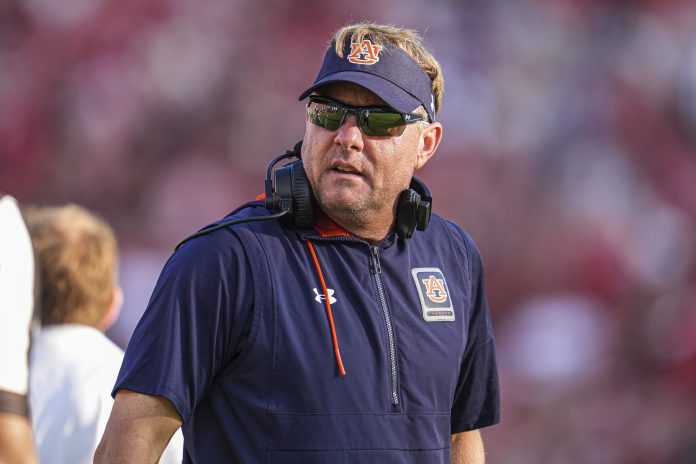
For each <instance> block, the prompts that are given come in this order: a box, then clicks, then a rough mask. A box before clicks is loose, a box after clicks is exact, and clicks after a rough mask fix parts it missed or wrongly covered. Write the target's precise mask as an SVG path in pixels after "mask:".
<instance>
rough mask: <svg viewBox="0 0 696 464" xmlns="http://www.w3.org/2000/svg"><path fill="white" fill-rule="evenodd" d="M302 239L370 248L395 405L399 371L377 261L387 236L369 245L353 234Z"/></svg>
mask: <svg viewBox="0 0 696 464" xmlns="http://www.w3.org/2000/svg"><path fill="white" fill-rule="evenodd" d="M301 237H302V239H303V240H307V239H311V240H314V241H326V242H353V243H362V244H365V245H367V247H368V249H369V250H370V273H371V274H372V276H373V277H374V279H375V284H376V285H377V293H378V295H379V303H380V306H381V308H380V309H381V310H382V315H383V317H384V324H385V326H386V329H387V345H388V351H389V378H390V380H391V392H390V393H391V403H392V405H394V406H396V405H398V404H399V373H398V372H399V371H398V366H397V361H396V342H395V338H394V327H393V325H392V318H391V312H390V311H389V306H388V305H387V297H386V293H385V292H384V283H383V282H382V266H381V264H380V262H379V245H380V244H382V243H385V241H386V240H389V237H387V238H385V239H384V240H382V241H381V242H379V243H378V244H377V245H370V244H369V243H368V242H367V241H365V240H362V239H360V238H357V237H353V236H331V237H322V236H317V235H314V234H302V235H301Z"/></svg>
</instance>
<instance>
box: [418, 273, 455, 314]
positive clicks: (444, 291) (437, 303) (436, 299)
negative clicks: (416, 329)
mask: <svg viewBox="0 0 696 464" xmlns="http://www.w3.org/2000/svg"><path fill="white" fill-rule="evenodd" d="M411 275H412V276H413V282H415V284H416V288H417V289H418V296H419V297H420V302H421V307H422V308H423V319H425V320H426V321H428V322H436V321H453V320H454V307H453V306H452V298H451V297H450V293H449V289H448V288H447V281H446V280H445V276H444V275H443V274H442V271H441V270H440V269H438V268H436V267H417V268H415V269H411Z"/></svg>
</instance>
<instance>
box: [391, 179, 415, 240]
mask: <svg viewBox="0 0 696 464" xmlns="http://www.w3.org/2000/svg"><path fill="white" fill-rule="evenodd" d="M420 198H421V197H420V195H419V194H418V192H416V191H415V190H413V189H410V188H409V189H406V190H404V191H402V192H401V194H400V195H399V201H398V203H397V205H396V233H397V234H398V235H399V237H401V238H411V236H412V235H413V232H414V231H415V230H416V225H417V224H418V205H419V203H420Z"/></svg>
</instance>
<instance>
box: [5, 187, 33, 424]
mask: <svg viewBox="0 0 696 464" xmlns="http://www.w3.org/2000/svg"><path fill="white" fill-rule="evenodd" d="M0 230H2V238H1V239H0V353H2V357H1V358H0V411H3V412H10V413H13V414H20V415H24V416H26V415H27V413H28V410H27V406H26V394H27V387H28V367H27V361H28V359H27V353H28V350H29V330H30V324H31V320H32V317H33V312H34V251H33V248H32V245H31V239H30V237H29V233H28V232H27V229H26V227H25V225H24V221H23V220H22V216H21V214H20V212H19V208H18V207H17V203H16V202H15V201H14V199H13V198H11V197H9V196H4V197H2V198H0Z"/></svg>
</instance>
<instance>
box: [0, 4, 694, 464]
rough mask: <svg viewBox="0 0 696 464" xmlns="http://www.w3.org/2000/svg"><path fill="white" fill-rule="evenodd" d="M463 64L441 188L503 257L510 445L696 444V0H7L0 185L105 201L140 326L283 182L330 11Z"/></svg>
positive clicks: (91, 202)
mask: <svg viewBox="0 0 696 464" xmlns="http://www.w3.org/2000/svg"><path fill="white" fill-rule="evenodd" d="M363 19H372V20H375V21H378V22H388V23H393V24H396V25H404V26H407V27H411V28H414V29H417V30H419V31H420V32H421V33H422V34H423V35H424V36H425V38H426V44H427V45H428V47H429V48H431V49H432V50H433V51H434V52H435V55H436V56H437V57H438V58H439V60H440V61H441V63H442V67H443V70H444V75H445V99H444V104H443V110H442V113H441V116H440V120H441V121H442V123H443V124H444V127H445V131H444V140H443V143H442V145H441V149H440V150H439V152H438V154H437V155H436V157H435V158H434V159H433V160H432V161H431V163H430V164H429V165H428V166H426V168H425V169H424V170H423V171H422V176H421V177H422V178H423V179H424V180H425V181H426V182H427V183H428V184H429V186H430V187H431V190H432V191H433V194H434V198H435V202H434V205H435V211H436V212H439V213H440V214H443V215H445V216H447V217H449V218H451V219H453V220H455V221H457V222H458V223H460V224H461V225H463V226H464V227H465V228H466V229H467V230H468V231H469V232H470V233H471V235H472V236H473V237H474V239H475V240H476V242H477V243H478V245H479V247H480V248H481V251H482V254H483V257H484V260H485V263H486V270H487V281H488V291H489V299H490V303H491V308H492V312H493V317H494V322H495V330H496V340H497V349H498V356H499V363H500V374H501V387H502V401H503V403H502V405H503V408H502V423H501V424H500V425H498V426H495V427H492V428H490V429H488V430H485V431H484V440H485V442H486V446H487V449H488V454H489V460H490V462H493V463H514V464H525V463H530V464H532V463H534V464H539V463H588V464H589V463H592V464H602V463H618V464H623V463H625V464H634V463H638V464H653V463H654V464H658V463H660V464H662V463H693V462H696V266H695V264H696V3H694V2H692V1H688V0H682V1H679V0H659V1H658V0H652V1H647V0H645V1H639V0H635V1H628V0H624V1H619V0H614V1H607V0H604V1H599V0H595V1H591V0H555V1H554V0H519V1H514V2H513V1H504V0H486V1H482V0H479V1H475V0H474V1H466V2H464V1H454V0H450V1H444V0H443V1H427V0H402V1H399V0H371V1H354V2H322V1H316V0H309V1H308V0H304V1H300V0H296V1H284V2H271V1H268V0H265V1H264V0H257V1H246V0H233V1H230V0H199V1H197V2H190V1H184V0H151V1H148V2H141V1H135V0H62V1H61V2H55V1H50V0H23V1H19V0H6V1H4V2H2V3H0V188H1V189H2V190H4V191H6V192H9V193H11V194H13V195H14V196H15V197H17V198H18V200H19V201H20V202H22V203H24V204H32V203H33V204H56V203H64V202H68V201H72V202H76V203H79V204H82V205H84V206H86V207H88V208H91V209H92V210H94V211H96V212H98V213H100V214H101V215H102V216H104V217H105V218H106V219H107V220H109V221H110V222H111V223H112V224H113V225H114V227H115V229H116V231H117V234H118V237H119V242H120V247H121V265H120V276H121V282H122V284H123V286H124V289H125V292H126V304H125V307H124V310H123V313H122V316H121V318H120V319H119V321H118V322H117V324H116V325H115V326H114V327H113V329H112V330H111V331H110V333H109V335H110V336H111V337H112V338H113V339H114V340H115V341H117V343H119V344H121V345H122V346H125V344H126V343H127V342H128V338H129V336H130V333H131V331H132V329H133V327H134V324H135V323H136V321H137V319H138V318H139V315H140V313H141V312H142V310H143V309H144V307H145V305H146V303H147V299H148V297H149V292H150V291H151V289H152V287H153V285H154V281H155V279H156V277H157V274H158V272H159V270H160V268H161V266H162V265H163V263H164V261H165V260H166V258H167V257H168V255H169V254H170V253H171V251H172V247H173V246H174V244H175V243H176V242H177V241H178V240H180V239H181V238H183V237H184V236H186V235H187V234H188V233H190V232H192V231H194V230H196V229H197V228H199V227H201V226H202V225H204V224H206V223H208V222H210V221H212V220H214V219H217V218H219V217H221V216H223V215H225V214H226V213H227V212H228V211H230V210H231V209H233V208H234V207H235V206H236V205H237V204H239V203H241V202H244V201H246V200H249V199H252V198H253V197H254V196H255V195H256V194H258V193H260V192H261V191H262V185H263V174H264V169H265V166H266V163H267V162H268V160H269V159H270V158H271V157H273V156H274V155H276V154H279V153H281V152H283V151H284V150H285V149H286V148H289V147H291V146H292V145H293V144H294V143H295V142H296V141H297V140H299V139H300V138H301V137H302V134H303V118H304V113H303V112H304V107H303V104H302V103H299V102H298V101H297V98H296V97H297V95H298V94H299V93H300V91H301V90H302V89H304V88H305V87H306V86H307V84H308V83H309V82H311V81H312V79H313V78H314V76H315V73H316V71H317V69H318V66H319V62H320V59H321V56H322V53H323V50H324V47H325V43H326V40H327V38H328V37H329V34H330V33H331V32H332V31H333V30H334V29H335V28H337V27H338V26H340V25H343V24H345V23H347V22H355V21H359V20H363Z"/></svg>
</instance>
